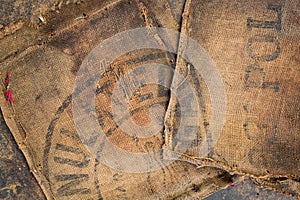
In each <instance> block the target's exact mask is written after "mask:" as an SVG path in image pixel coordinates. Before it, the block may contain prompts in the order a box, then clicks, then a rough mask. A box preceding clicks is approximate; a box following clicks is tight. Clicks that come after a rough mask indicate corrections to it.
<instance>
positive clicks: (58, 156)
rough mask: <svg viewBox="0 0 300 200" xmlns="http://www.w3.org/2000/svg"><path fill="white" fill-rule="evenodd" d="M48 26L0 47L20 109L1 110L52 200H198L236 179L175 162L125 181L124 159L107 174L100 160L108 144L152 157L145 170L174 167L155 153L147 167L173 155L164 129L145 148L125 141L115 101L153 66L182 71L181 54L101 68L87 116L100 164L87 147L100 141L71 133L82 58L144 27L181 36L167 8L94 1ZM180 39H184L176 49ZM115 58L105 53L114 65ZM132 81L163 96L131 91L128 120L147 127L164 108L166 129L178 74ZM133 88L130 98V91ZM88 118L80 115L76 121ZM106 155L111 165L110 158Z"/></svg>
mask: <svg viewBox="0 0 300 200" xmlns="http://www.w3.org/2000/svg"><path fill="white" fill-rule="evenodd" d="M83 13H84V14H83ZM44 19H45V20H46V21H45V24H44V25H42V26H41V27H39V28H38V29H35V28H32V27H28V26H24V27H23V28H22V29H21V30H20V31H17V32H16V33H15V34H13V35H9V36H7V37H4V38H3V39H2V40H1V41H0V43H1V46H3V47H5V46H6V47H7V48H3V49H2V51H1V59H2V60H1V62H2V64H1V65H2V68H1V73H2V78H3V79H4V78H5V76H6V73H7V72H9V73H10V74H11V78H10V82H9V88H7V87H6V85H3V86H2V87H3V88H2V89H3V92H5V90H6V89H10V90H11V91H12V94H13V97H14V99H15V101H16V103H15V104H13V105H11V104H10V103H7V102H6V101H5V98H4V96H2V97H1V110H2V112H3V115H4V118H5V121H6V123H7V125H8V127H9V128H10V130H11V132H12V134H13V135H14V138H15V140H16V141H17V143H18V145H19V147H20V149H21V150H22V151H23V153H24V155H25V157H26V159H27V162H28V164H29V166H30V169H31V171H32V173H33V174H34V175H35V177H36V179H37V180H38V182H39V184H40V186H41V187H42V189H43V191H44V193H45V195H46V197H47V198H48V199H102V198H103V199H121V198H123V199H145V198H146V199H156V198H157V199H171V198H179V199H181V198H187V197H190V198H202V197H204V196H207V195H208V194H210V193H211V192H213V191H216V190H218V189H220V188H223V187H225V186H227V185H228V184H231V183H232V181H233V179H234V178H235V176H234V175H233V174H230V173H229V172H227V171H226V170H225V169H222V168H220V167H218V166H217V167H216V166H208V167H201V168H198V165H194V164H191V163H188V162H186V161H182V160H178V161H174V162H172V163H170V164H169V165H166V166H164V165H162V166H161V167H159V168H158V169H157V170H150V169H149V170H148V171H143V172H138V173H137V172H132V173H129V172H126V171H124V170H123V169H122V166H120V167H119V168H118V164H119V163H126V162H127V160H126V158H124V157H122V159H119V160H118V157H111V159H112V160H116V163H115V168H113V167H110V166H107V165H105V164H103V163H102V162H101V157H100V158H99V156H98V154H101V153H99V152H101V151H102V150H103V149H101V148H100V147H105V145H106V144H108V143H109V142H111V143H112V144H114V146H116V147H119V148H121V149H124V150H126V151H127V152H132V153H144V155H145V154H146V156H145V159H144V160H140V161H136V165H138V164H139V162H141V163H145V162H149V163H150V164H160V163H161V161H160V160H162V159H163V157H164V159H166V160H172V159H169V158H168V157H166V156H168V155H167V154H166V153H167V152H161V153H158V154H157V157H156V158H159V160H158V161H155V160H154V161H153V160H149V158H150V159H151V158H152V157H147V154H149V155H150V154H151V153H152V152H154V151H158V152H159V150H160V149H162V148H165V147H166V148H165V149H168V148H169V147H168V146H167V145H166V144H167V143H166V142H165V134H166V131H165V129H164V127H163V128H162V129H161V130H159V131H158V132H157V133H156V134H155V135H153V136H151V137H148V138H138V137H135V136H132V135H130V134H128V133H126V132H124V131H122V129H121V128H119V127H118V125H117V123H116V122H115V121H114V116H113V112H112V109H113V108H112V106H111V103H112V102H111V100H112V94H113V91H114V88H115V87H116V85H117V83H118V82H120V81H119V80H120V79H121V78H122V77H126V74H127V73H129V72H130V71H132V70H133V71H134V69H135V68H138V66H140V65H145V64H151V63H157V64H164V65H167V66H169V68H170V69H172V68H175V69H176V70H177V66H175V63H176V55H175V53H176V51H177V49H176V48H175V49H173V50H174V52H175V53H174V52H173V53H170V52H166V51H163V50H159V49H156V50H155V49H141V50H137V51H131V52H128V53H126V54H125V55H122V56H120V57H118V58H117V59H116V60H114V61H113V62H111V63H110V62H108V63H106V62H105V60H104V62H103V63H102V62H98V63H96V64H99V65H100V66H102V65H103V66H104V65H105V66H109V70H107V71H105V73H103V74H102V75H101V76H99V77H98V79H97V80H93V79H92V80H93V81H96V82H93V83H92V84H95V88H96V93H95V98H94V99H95V110H90V111H91V112H88V114H91V115H92V116H93V117H95V118H96V119H97V121H98V123H99V126H100V127H101V128H102V129H103V130H104V132H105V135H106V137H105V139H104V140H102V141H101V143H100V144H101V145H100V147H99V152H96V153H97V155H96V156H95V154H93V153H91V151H90V149H88V148H87V146H88V145H87V144H93V142H94V141H96V140H97V138H98V137H97V135H96V136H95V138H96V139H95V138H93V137H87V138H85V137H82V135H80V133H78V131H77V130H78V129H77V127H76V124H75V123H74V110H73V109H72V106H73V104H72V99H73V98H74V97H76V96H77V95H79V96H80V95H81V94H83V93H81V91H79V92H78V91H77V90H75V89H74V88H76V87H75V83H76V78H78V77H79V76H80V75H78V71H80V69H81V66H82V63H83V62H84V59H85V58H86V56H88V55H89V54H90V52H91V51H92V50H93V49H94V48H95V47H97V46H98V45H100V44H101V43H102V42H103V41H104V40H105V39H109V38H111V37H112V36H114V35H115V34H117V33H120V32H122V31H127V30H132V29H136V28H140V27H148V28H150V27H165V28H168V29H172V30H179V29H180V24H178V23H177V21H176V20H175V19H174V17H173V15H172V12H171V10H170V8H169V6H168V2H167V1H159V2H156V3H151V2H147V1H102V2H100V3H99V2H98V1H97V3H96V2H93V1H91V2H86V3H85V4H81V5H72V6H69V7H65V8H62V10H60V14H58V13H55V12H54V13H53V12H50V13H48V14H47V15H45V16H44ZM149 34H150V35H151V34H153V38H155V39H156V40H157V43H158V44H164V41H165V40H162V39H161V38H160V35H159V34H158V33H156V32H151V31H150V33H149ZM179 39H180V38H179V35H178V38H177V42H178V41H179ZM162 41H163V42H162ZM172 41H173V42H174V38H173V40H172ZM146 42H147V41H145V43H146ZM175 43H176V40H175ZM120 48H124V47H123V46H121V47H120ZM113 51H114V50H113ZM113 51H112V52H104V53H107V55H110V54H111V53H113ZM115 51H117V50H115ZM102 53H103V52H102ZM147 66H148V67H149V66H150V65H147ZM150 67H151V66H150ZM147 69H149V68H147ZM153 69H154V68H153ZM134 72H135V73H136V77H134V78H132V76H131V77H129V78H130V80H131V81H133V82H134V81H139V80H143V79H144V78H145V77H146V76H151V77H157V80H160V81H162V82H164V84H165V86H164V87H163V86H159V85H158V84H149V85H143V87H141V88H140V89H138V90H137V91H133V92H134V93H133V94H132V96H130V102H129V110H130V114H131V116H130V118H132V119H133V121H134V122H135V123H136V124H139V125H140V126H144V125H147V124H148V123H149V122H150V121H151V119H150V118H149V116H150V115H149V109H150V107H151V108H152V106H153V105H160V107H158V109H154V116H155V117H156V120H157V121H160V122H161V124H162V125H164V122H165V121H166V122H167V120H165V112H166V109H167V108H168V107H170V106H169V105H168V103H169V91H168V87H171V83H172V78H173V77H172V72H171V71H162V72H160V71H155V70H154V72H153V73H151V74H143V71H142V70H135V71H134ZM86 74H88V72H87V73H86ZM86 74H84V75H86ZM123 75H125V76H123ZM90 76H91V77H94V76H95V74H90ZM96 77H97V76H96ZM199 79H200V78H199ZM129 82H130V81H129ZM89 84H90V83H89V82H83V83H82V88H85V87H86V88H89V86H90V85H89ZM127 88H129V89H130V85H129V86H127ZM74 90H75V92H74ZM152 111H153V110H152ZM75 113H76V110H75ZM83 114H84V113H77V116H78V115H79V116H80V115H83ZM82 122H83V127H86V129H85V130H91V131H92V130H93V126H90V124H89V123H88V122H87V121H86V124H85V121H84V120H83V121H82ZM96 134H97V133H96ZM84 139H87V140H84ZM103 152H104V151H103ZM109 153H110V152H108V153H107V154H105V155H106V156H108V157H109V155H110V154H109ZM164 154H165V155H164ZM101 155H104V154H101ZM97 156H98V157H97ZM128 162H130V160H129V159H128ZM149 166H150V165H149ZM134 167H135V166H132V168H134Z"/></svg>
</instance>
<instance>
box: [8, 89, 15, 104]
mask: <svg viewBox="0 0 300 200" xmlns="http://www.w3.org/2000/svg"><path fill="white" fill-rule="evenodd" d="M5 97H6V101H7V102H12V103H13V104H15V103H16V101H15V99H14V98H13V95H12V91H11V90H10V89H8V90H7V91H6V93H5Z"/></svg>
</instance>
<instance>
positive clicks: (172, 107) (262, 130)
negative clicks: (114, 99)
mask: <svg viewBox="0 0 300 200" xmlns="http://www.w3.org/2000/svg"><path fill="white" fill-rule="evenodd" d="M299 5H300V2H299V1H234V2H224V1H201V3H200V2H198V1H186V3H185V8H184V13H183V20H182V27H181V32H182V33H183V34H185V35H187V36H189V37H191V38H193V39H194V40H195V41H196V42H197V43H199V44H200V45H201V46H202V47H203V48H204V49H205V50H206V52H207V54H208V55H209V56H210V58H211V60H212V61H213V62H214V65H211V66H212V68H213V67H216V68H217V69H218V71H219V72H220V77H221V79H222V80H223V85H221V84H219V85H218V84H217V81H216V85H215V87H213V85H211V83H210V82H209V81H210V80H209V79H207V78H206V77H203V74H204V73H203V72H201V71H199V70H196V69H197V68H196V67H194V66H193V65H192V64H191V63H189V62H188V61H186V60H185V59H182V58H178V60H177V65H176V69H177V70H178V72H181V73H182V74H185V76H186V79H180V78H177V79H176V77H174V78H173V80H175V81H173V83H172V84H174V87H175V88H176V87H178V85H179V83H181V82H182V81H184V80H194V81H190V82H193V83H194V87H195V88H196V90H197V91H198V93H197V95H198V104H199V105H200V106H201V113H202V117H200V118H199V124H200V126H199V129H198V132H197V133H196V136H195V137H194V138H196V139H197V140H196V141H197V142H196V143H195V145H193V146H192V147H190V148H189V150H188V151H187V152H185V154H183V155H182V159H183V160H186V161H188V162H191V163H194V164H197V165H200V166H207V165H214V166H219V167H221V168H223V169H226V170H228V171H232V172H234V173H237V174H245V175H248V176H253V175H254V176H256V181H257V182H259V183H260V184H263V185H266V186H268V187H272V188H275V189H277V190H278V191H281V192H286V193H290V194H294V195H299V187H300V185H299V174H300V171H299V170H300V153H299V152H300V145H299V141H300V137H299V129H300V123H299V122H300V121H299V113H300V112H299V96H300V95H299V80H300V79H299V77H300V74H299V61H300V60H299V58H300V57H299V56H300V48H299V37H300V32H299V30H300V29H299V28H300V26H299V16H300V14H299ZM189 45H191V44H190V43H189V41H187V39H186V37H183V36H182V38H181V40H180V42H179V49H178V52H181V51H182V52H183V53H182V54H184V52H189V48H188V46H189ZM201 74H202V75H201ZM204 75H205V74H204ZM195 77H198V80H199V81H198V82H200V86H199V84H198V83H197V81H195ZM205 78H206V79H205ZM212 79H213V78H212ZM214 80H218V78H215V79H214ZM222 87H224V88H225V89H224V88H222ZM223 89H224V90H225V93H226V95H225V98H224V95H223V96H222V95H221V96H219V98H218V97H214V95H212V94H213V93H216V91H222V90H223ZM220 94H222V92H221V93H220ZM213 98H214V99H213ZM212 101H215V104H214V105H212ZM218 101H220V102H221V104H219V103H218ZM216 102H217V103H216ZM223 104H225V105H226V108H225V107H224V106H222V107H216V106H215V105H223ZM177 105H178V101H177V100H176V98H172V95H171V100H170V104H169V108H168V117H166V119H167V123H166V124H167V126H170V127H171V130H174V128H173V129H172V127H176V124H178V117H177V112H178V106H177ZM214 106H215V107H214ZM192 108H193V109H195V107H192ZM220 108H221V109H223V111H224V112H226V119H225V121H224V126H223V129H222V130H221V131H220V130H219V129H218V128H216V125H218V124H216V123H215V122H218V123H222V122H223V121H222V117H223V116H222V114H223V113H221V112H218V113H217V114H219V115H215V118H214V120H215V121H213V120H212V118H211V114H212V112H213V109H215V110H218V109H220ZM167 135H168V136H166V138H167V140H166V144H167V145H168V146H169V147H170V148H171V149H173V150H176V149H180V148H181V147H182V143H181V142H180V141H179V142H178V141H177V139H178V137H180V136H178V134H177V133H176V131H175V132H174V131H168V132H167ZM203 149H204V150H206V151H207V152H209V153H208V154H206V155H208V157H202V156H201V153H202V152H201V151H203ZM211 150H212V151H211ZM179 152H180V151H179ZM166 157H168V156H166ZM169 157H170V156H169ZM207 158H210V159H207Z"/></svg>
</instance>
